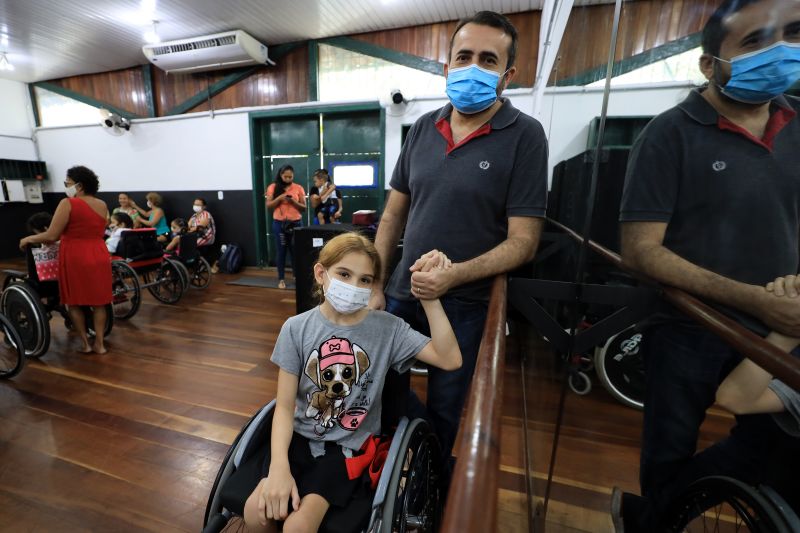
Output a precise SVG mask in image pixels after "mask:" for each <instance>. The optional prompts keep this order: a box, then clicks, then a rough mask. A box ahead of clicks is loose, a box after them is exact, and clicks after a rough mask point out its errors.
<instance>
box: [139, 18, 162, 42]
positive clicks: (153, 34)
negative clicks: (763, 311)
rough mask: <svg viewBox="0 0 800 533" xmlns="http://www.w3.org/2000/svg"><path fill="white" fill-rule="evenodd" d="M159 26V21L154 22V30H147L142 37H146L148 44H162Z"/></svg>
mask: <svg viewBox="0 0 800 533" xmlns="http://www.w3.org/2000/svg"><path fill="white" fill-rule="evenodd" d="M157 26H158V21H157V20H154V21H153V27H152V29H150V30H147V31H146V32H145V33H144V35H143V36H142V37H144V40H145V42H146V43H149V44H155V43H160V42H161V38H160V37H159V36H158V30H157Z"/></svg>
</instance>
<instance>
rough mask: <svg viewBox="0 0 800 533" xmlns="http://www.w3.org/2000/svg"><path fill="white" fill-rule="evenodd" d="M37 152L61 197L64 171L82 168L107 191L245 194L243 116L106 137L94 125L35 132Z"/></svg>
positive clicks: (146, 125)
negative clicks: (93, 174) (220, 191)
mask: <svg viewBox="0 0 800 533" xmlns="http://www.w3.org/2000/svg"><path fill="white" fill-rule="evenodd" d="M37 139H38V142H39V151H40V153H41V156H42V159H43V160H45V161H47V165H48V168H49V171H50V174H51V176H52V177H53V179H52V180H51V182H50V187H51V188H50V189H49V190H52V191H62V190H63V189H64V187H63V184H62V182H63V180H62V179H60V177H63V176H64V175H65V174H66V171H67V169H68V168H70V167H72V166H74V165H85V166H87V167H89V168H91V169H92V170H94V171H95V172H96V173H97V175H98V176H99V177H100V186H101V189H104V190H109V191H151V190H154V191H180V190H184V191H185V190H190V191H191V190H197V191H206V190H220V189H222V190H246V189H250V188H251V183H252V178H251V169H250V131H249V126H248V121H247V113H229V114H221V113H218V114H217V115H216V116H215V117H214V118H211V117H210V116H209V114H207V113H196V114H191V115H185V116H181V117H179V118H177V119H171V120H170V119H156V120H146V121H135V122H134V123H133V125H132V127H131V130H130V131H129V132H126V133H125V134H123V135H121V136H114V135H111V134H110V133H109V132H108V131H107V130H105V129H104V128H102V127H101V126H99V125H93V126H77V127H64V128H41V129H39V130H38V132H37Z"/></svg>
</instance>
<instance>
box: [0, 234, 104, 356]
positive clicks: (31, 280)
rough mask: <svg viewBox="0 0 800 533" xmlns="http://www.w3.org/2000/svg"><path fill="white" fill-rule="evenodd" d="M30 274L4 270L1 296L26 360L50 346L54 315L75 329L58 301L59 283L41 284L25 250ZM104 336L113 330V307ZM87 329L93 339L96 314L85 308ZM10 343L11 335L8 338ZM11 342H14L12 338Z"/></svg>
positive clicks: (1, 309)
mask: <svg viewBox="0 0 800 533" xmlns="http://www.w3.org/2000/svg"><path fill="white" fill-rule="evenodd" d="M25 256H26V259H27V265H28V272H27V273H26V272H20V271H18V270H4V271H3V273H4V274H5V275H6V279H5V281H4V282H3V292H2V293H0V313H2V314H3V315H5V316H6V317H7V318H8V320H9V321H10V322H11V324H12V326H13V327H14V329H16V330H17V332H18V333H19V336H20V338H21V340H22V346H23V348H24V352H25V355H26V356H27V357H41V356H42V355H44V354H45V353H46V352H47V349H48V348H49V347H50V319H51V318H52V316H53V312H57V313H59V314H60V315H61V316H62V317H63V318H64V324H65V325H66V327H67V329H72V320H71V319H70V317H69V314H68V313H67V308H66V307H65V306H64V305H62V304H61V302H60V301H59V294H58V282H57V281H40V280H39V276H38V274H37V273H36V264H35V263H34V260H33V254H32V252H31V249H30V247H29V248H28V249H27V250H26V252H25ZM106 311H107V314H106V316H107V318H106V323H105V328H104V331H105V336H108V334H109V333H111V329H112V328H113V327H114V315H113V312H112V305H111V304H108V306H106ZM83 312H84V314H85V316H86V327H87V329H88V331H89V335H90V336H94V335H95V332H94V315H93V312H92V308H91V307H84V308H83ZM6 340H9V336H8V335H7V336H6ZM10 342H12V343H13V342H14V341H13V336H12V337H11V340H10Z"/></svg>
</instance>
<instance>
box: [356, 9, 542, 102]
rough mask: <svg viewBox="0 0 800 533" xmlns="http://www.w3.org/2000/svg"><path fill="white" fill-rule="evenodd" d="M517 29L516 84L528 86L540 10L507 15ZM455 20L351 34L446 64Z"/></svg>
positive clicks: (533, 68) (533, 70)
mask: <svg viewBox="0 0 800 533" xmlns="http://www.w3.org/2000/svg"><path fill="white" fill-rule="evenodd" d="M508 18H509V19H510V20H511V22H512V24H514V27H516V28H517V33H518V36H519V37H518V42H517V60H516V65H517V76H516V80H515V81H516V83H518V84H519V85H522V86H526V87H530V86H532V85H533V80H534V78H535V77H536V62H537V56H538V54H539V22H540V20H541V12H540V11H528V12H524V13H515V14H511V15H508ZM457 25H458V21H450V22H439V23H435V24H426V25H423V26H413V27H408V28H399V29H396V30H387V31H379V32H371V33H362V34H358V35H354V36H352V37H353V38H354V39H357V40H359V41H363V42H366V43H370V44H373V45H375V46H381V47H383V48H388V49H390V50H396V51H398V52H404V53H406V54H411V55H415V56H419V57H422V58H425V59H430V60H433V61H438V62H440V63H447V61H448V60H449V58H448V52H449V49H450V37H451V36H452V35H453V32H454V31H455V29H456V26H457Z"/></svg>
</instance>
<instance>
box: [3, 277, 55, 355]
mask: <svg viewBox="0 0 800 533" xmlns="http://www.w3.org/2000/svg"><path fill="white" fill-rule="evenodd" d="M0 312H2V313H3V314H4V315H5V316H6V318H8V320H9V322H11V324H12V325H13V326H14V329H15V330H16V331H17V333H18V334H19V337H20V339H21V340H22V346H23V347H24V352H25V356H26V357H41V356H42V355H44V354H45V353H46V352H47V349H48V348H49V347H50V322H49V318H48V315H47V313H46V312H45V310H44V307H43V306H42V304H41V302H40V301H39V295H38V294H37V293H36V291H35V290H34V289H33V288H31V287H29V286H28V285H27V284H26V283H25V282H21V281H16V282H12V283H10V284H9V285H8V287H6V289H5V290H4V291H3V294H2V296H0ZM11 340H12V342H13V338H12V339H11Z"/></svg>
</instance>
